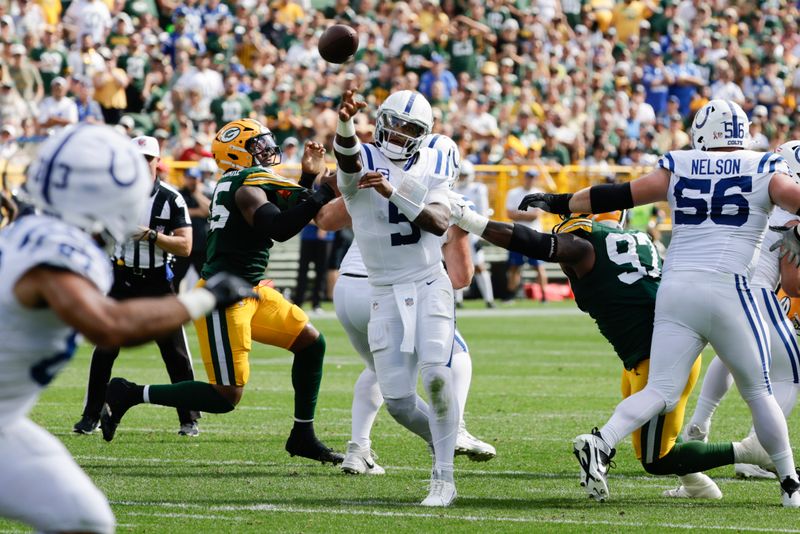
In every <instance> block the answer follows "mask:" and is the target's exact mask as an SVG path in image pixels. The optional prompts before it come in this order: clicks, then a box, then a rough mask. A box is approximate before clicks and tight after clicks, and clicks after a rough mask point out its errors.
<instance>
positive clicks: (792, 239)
mask: <svg viewBox="0 0 800 534" xmlns="http://www.w3.org/2000/svg"><path fill="white" fill-rule="evenodd" d="M797 228H798V226H770V227H769V229H770V230H772V231H773V232H778V233H779V234H781V238H780V239H779V240H778V241H776V242H775V243H773V244H772V246H771V247H769V250H770V251H773V250H775V249H778V248H780V250H781V253H780V258H781V259H783V258H786V259H787V260H788V261H789V262H790V263H792V264H794V265H795V266H796V267H800V235H798V233H797Z"/></svg>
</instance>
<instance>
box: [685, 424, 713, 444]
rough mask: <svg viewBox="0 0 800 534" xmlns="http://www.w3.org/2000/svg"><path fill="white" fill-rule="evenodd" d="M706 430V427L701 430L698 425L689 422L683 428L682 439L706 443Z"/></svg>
mask: <svg viewBox="0 0 800 534" xmlns="http://www.w3.org/2000/svg"><path fill="white" fill-rule="evenodd" d="M708 430H709V429H708V428H706V429H705V430H703V429H702V428H700V425H695V424H691V425H689V426H687V427H685V428H684V429H683V440H684V441H702V442H703V443H708Z"/></svg>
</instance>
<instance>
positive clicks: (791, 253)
mask: <svg viewBox="0 0 800 534" xmlns="http://www.w3.org/2000/svg"><path fill="white" fill-rule="evenodd" d="M781 165H785V163H782V164H781ZM769 196H770V198H771V199H772V201H773V202H774V203H775V204H777V205H778V206H780V207H782V208H783V209H785V210H786V211H788V212H789V213H795V214H800V185H798V184H797V183H796V182H795V181H794V180H793V179H792V178H791V177H789V175H787V174H785V173H783V172H776V173H775V174H774V175H773V176H772V179H771V180H770V182H769ZM770 228H771V229H772V230H774V231H777V232H781V233H782V236H781V240H780V241H777V242H776V243H775V244H773V245H772V246H771V247H770V250H775V249H776V248H780V249H781V256H780V257H781V259H782V260H783V262H788V263H790V264H791V265H794V266H800V234H799V233H798V229H800V226H794V227H790V226H781V227H770Z"/></svg>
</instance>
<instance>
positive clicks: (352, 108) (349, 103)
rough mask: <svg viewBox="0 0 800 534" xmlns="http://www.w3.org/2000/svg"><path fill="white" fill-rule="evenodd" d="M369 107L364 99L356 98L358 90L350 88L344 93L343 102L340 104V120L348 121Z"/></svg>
mask: <svg viewBox="0 0 800 534" xmlns="http://www.w3.org/2000/svg"><path fill="white" fill-rule="evenodd" d="M365 107H367V103H366V102H364V101H362V100H358V101H357V100H356V92H355V91H353V90H352V89H348V90H347V91H345V92H344V94H343V95H342V103H341V104H339V120H340V121H342V122H347V121H349V120H350V119H352V118H353V117H355V116H356V114H357V113H358V112H359V111H361V110H362V109H364V108H365Z"/></svg>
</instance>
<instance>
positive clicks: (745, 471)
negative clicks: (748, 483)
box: [733, 464, 778, 480]
mask: <svg viewBox="0 0 800 534" xmlns="http://www.w3.org/2000/svg"><path fill="white" fill-rule="evenodd" d="M733 472H734V473H735V475H736V478H745V479H746V478H761V479H766V480H774V479H776V478H778V477H777V475H775V473H771V472H769V471H767V470H766V469H764V468H762V467H759V466H757V465H753V464H733Z"/></svg>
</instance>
